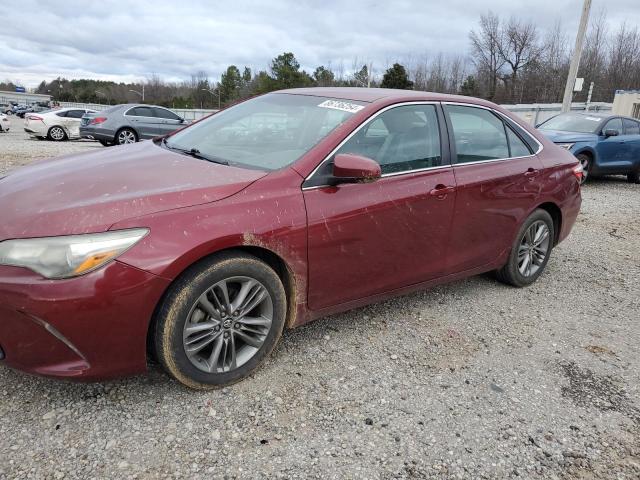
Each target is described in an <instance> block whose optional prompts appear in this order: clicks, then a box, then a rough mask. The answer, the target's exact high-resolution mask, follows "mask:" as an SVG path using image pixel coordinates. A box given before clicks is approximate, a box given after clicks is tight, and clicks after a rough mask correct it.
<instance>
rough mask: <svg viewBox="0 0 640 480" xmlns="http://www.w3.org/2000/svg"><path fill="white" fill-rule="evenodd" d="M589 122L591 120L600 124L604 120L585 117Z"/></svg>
mask: <svg viewBox="0 0 640 480" xmlns="http://www.w3.org/2000/svg"><path fill="white" fill-rule="evenodd" d="M584 118H586V119H587V120H591V121H592V122H599V121H600V120H602V119H601V118H598V117H584Z"/></svg>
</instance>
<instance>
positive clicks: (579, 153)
mask: <svg viewBox="0 0 640 480" xmlns="http://www.w3.org/2000/svg"><path fill="white" fill-rule="evenodd" d="M538 128H539V129H540V131H541V132H542V133H544V134H545V135H546V136H547V137H548V138H549V139H551V140H552V141H553V142H555V143H556V144H557V145H560V146H561V147H563V148H565V149H567V150H569V151H570V152H571V153H572V154H574V155H575V156H576V158H577V159H578V160H579V161H580V163H581V164H582V168H583V169H584V174H583V181H586V180H587V178H588V177H589V176H598V175H626V176H627V180H628V181H629V182H632V183H640V121H638V120H637V119H634V118H629V117H622V116H619V115H611V114H602V113H592V112H584V113H562V114H560V115H556V116H555V117H552V118H550V119H549V120H547V121H545V122H543V123H542V124H540V125H539V126H538Z"/></svg>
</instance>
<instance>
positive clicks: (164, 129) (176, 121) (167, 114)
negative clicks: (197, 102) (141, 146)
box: [153, 107, 183, 135]
mask: <svg viewBox="0 0 640 480" xmlns="http://www.w3.org/2000/svg"><path fill="white" fill-rule="evenodd" d="M153 113H154V115H155V116H156V118H158V120H159V123H158V124H157V133H156V135H166V134H167V133H171V132H173V131H175V130H177V129H178V128H180V127H182V123H183V122H182V118H180V117H179V116H178V115H176V114H175V113H173V112H172V111H171V110H168V109H166V108H161V107H154V108H153Z"/></svg>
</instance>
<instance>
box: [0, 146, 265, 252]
mask: <svg viewBox="0 0 640 480" xmlns="http://www.w3.org/2000/svg"><path fill="white" fill-rule="evenodd" d="M265 175H266V173H265V172H262V171H257V170H249V169H242V168H236V167H231V166H225V165H219V164H215V163H211V162H208V161H206V160H199V159H195V158H192V157H189V156H186V155H182V154H179V153H175V152H171V151H169V150H166V149H165V148H162V147H160V146H158V145H155V144H154V143H153V142H150V141H149V142H141V143H138V144H134V145H127V146H122V147H110V148H105V149H100V150H97V151H96V152H91V153H81V154H75V155H70V156H65V157H59V158H55V159H50V160H44V161H41V162H37V163H35V164H32V165H30V166H28V167H24V168H22V169H19V170H17V171H15V172H14V173H11V174H9V175H8V176H6V177H5V178H2V179H0V205H1V206H2V208H1V209H0V240H6V239H9V238H28V237H41V236H55V235H72V234H81V233H95V232H101V231H106V230H108V229H109V227H110V226H111V225H113V224H114V223H116V222H119V221H122V220H125V219H128V218H134V217H139V216H142V215H148V214H151V213H157V212H161V211H164V210H171V209H175V208H182V207H188V206H191V205H198V204H203V203H209V202H214V201H216V200H221V199H223V198H226V197H229V196H231V195H233V194H235V193H237V192H239V191H240V190H242V189H244V188H245V187H247V186H248V185H250V184H251V183H253V182H254V181H256V180H258V179H259V178H261V177H263V176H265ZM141 226H144V225H141Z"/></svg>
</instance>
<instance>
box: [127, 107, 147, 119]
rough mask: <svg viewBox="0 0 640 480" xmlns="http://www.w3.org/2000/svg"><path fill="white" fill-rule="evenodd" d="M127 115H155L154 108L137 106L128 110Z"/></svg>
mask: <svg viewBox="0 0 640 480" xmlns="http://www.w3.org/2000/svg"><path fill="white" fill-rule="evenodd" d="M127 115H130V116H133V117H153V116H154V115H153V110H152V109H151V108H149V107H135V108H132V109H131V110H129V111H128V112H127Z"/></svg>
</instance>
